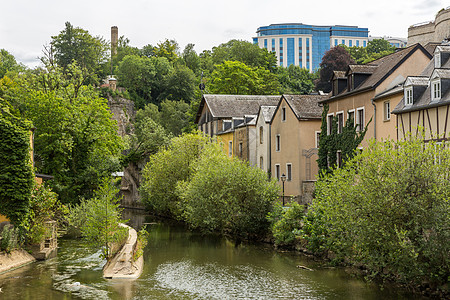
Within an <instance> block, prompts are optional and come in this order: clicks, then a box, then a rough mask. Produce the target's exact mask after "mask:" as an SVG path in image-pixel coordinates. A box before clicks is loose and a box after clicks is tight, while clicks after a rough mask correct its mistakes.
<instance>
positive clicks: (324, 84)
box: [316, 46, 355, 93]
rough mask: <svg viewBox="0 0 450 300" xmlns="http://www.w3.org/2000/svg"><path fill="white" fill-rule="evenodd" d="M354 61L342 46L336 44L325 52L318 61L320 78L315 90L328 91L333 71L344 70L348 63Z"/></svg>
mask: <svg viewBox="0 0 450 300" xmlns="http://www.w3.org/2000/svg"><path fill="white" fill-rule="evenodd" d="M354 63H355V61H354V60H353V59H352V58H351V57H350V54H349V53H348V52H347V51H346V50H345V49H344V48H343V47H340V46H336V47H334V48H331V49H330V50H328V51H327V52H325V55H324V56H323V58H322V62H321V63H320V71H319V72H320V78H319V81H318V82H317V84H316V90H320V91H323V92H325V93H329V92H330V91H331V82H330V80H331V76H332V75H333V71H346V70H347V67H348V65H349V64H354Z"/></svg>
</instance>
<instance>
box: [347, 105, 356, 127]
mask: <svg viewBox="0 0 450 300" xmlns="http://www.w3.org/2000/svg"><path fill="white" fill-rule="evenodd" d="M347 119H348V120H353V125H355V110H354V109H351V110H349V111H348V112H347Z"/></svg>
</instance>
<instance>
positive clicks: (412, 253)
mask: <svg viewBox="0 0 450 300" xmlns="http://www.w3.org/2000/svg"><path fill="white" fill-rule="evenodd" d="M449 174H450V149H448V148H444V147H442V146H441V145H438V144H435V143H433V142H430V143H428V144H425V143H424V142H423V141H422V140H418V139H413V140H411V141H401V142H391V141H385V142H381V143H375V142H372V143H371V145H370V146H369V147H368V148H367V149H365V150H364V151H363V153H362V154H359V155H357V156H356V157H354V158H353V159H352V160H350V161H349V162H348V163H347V164H346V166H345V167H344V168H342V169H336V170H335V171H334V172H333V173H332V174H330V175H326V176H324V177H323V178H321V179H320V180H319V181H318V182H317V184H316V198H315V201H314V202H313V205H312V207H311V210H310V212H309V213H308V217H307V220H308V226H307V228H304V230H303V231H304V234H305V235H304V238H305V239H306V240H307V241H308V245H309V246H310V247H311V246H312V247H311V248H312V250H315V251H318V250H331V251H333V252H334V253H335V254H336V255H337V258H340V259H343V258H346V259H347V260H348V261H349V262H352V263H355V264H362V265H364V266H366V267H367V268H368V269H369V270H370V271H371V275H372V276H377V275H380V276H393V277H395V278H396V279H397V280H399V281H401V282H404V283H412V284H414V283H421V282H423V281H428V282H431V283H434V284H444V283H446V282H447V280H448V274H449V273H450V257H449V255H448V254H449V253H450V252H449V251H450V244H449V242H448V241H449V240H450V231H449V230H448V224H449V218H450V214H449V212H450V206H449V203H448V199H449V196H450V182H449V179H450V178H449Z"/></svg>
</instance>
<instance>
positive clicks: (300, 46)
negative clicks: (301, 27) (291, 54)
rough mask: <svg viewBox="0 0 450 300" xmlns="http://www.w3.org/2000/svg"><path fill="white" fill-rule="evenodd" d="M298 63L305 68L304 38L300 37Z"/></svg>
mask: <svg viewBox="0 0 450 300" xmlns="http://www.w3.org/2000/svg"><path fill="white" fill-rule="evenodd" d="M298 65H299V66H300V68H303V44H302V38H299V39H298Z"/></svg>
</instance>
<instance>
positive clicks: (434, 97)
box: [431, 79, 441, 101]
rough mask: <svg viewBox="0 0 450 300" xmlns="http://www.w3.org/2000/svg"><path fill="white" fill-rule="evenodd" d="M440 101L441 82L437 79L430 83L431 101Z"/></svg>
mask: <svg viewBox="0 0 450 300" xmlns="http://www.w3.org/2000/svg"><path fill="white" fill-rule="evenodd" d="M438 100H441V81H440V80H439V79H437V80H434V81H432V82H431V101H438Z"/></svg>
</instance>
